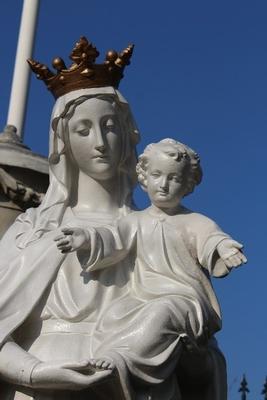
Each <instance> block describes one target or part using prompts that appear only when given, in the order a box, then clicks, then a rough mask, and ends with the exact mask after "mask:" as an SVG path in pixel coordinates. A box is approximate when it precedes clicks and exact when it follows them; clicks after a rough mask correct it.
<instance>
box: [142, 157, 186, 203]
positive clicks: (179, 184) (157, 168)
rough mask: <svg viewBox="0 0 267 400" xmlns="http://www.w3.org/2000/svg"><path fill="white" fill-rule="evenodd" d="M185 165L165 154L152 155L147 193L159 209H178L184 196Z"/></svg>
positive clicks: (148, 172)
mask: <svg viewBox="0 0 267 400" xmlns="http://www.w3.org/2000/svg"><path fill="white" fill-rule="evenodd" d="M184 168H185V167H184V165H183V164H181V163H179V162H177V161H175V160H173V159H172V158H171V157H169V156H168V155H166V154H164V153H156V154H152V155H151V158H150V160H149V163H148V168H147V193H148V195H149V198H150V200H151V202H152V203H153V204H154V205H155V206H157V207H159V208H166V209H167V208H173V207H176V206H177V205H178V204H179V203H180V200H181V199H182V197H183V196H184V194H185V193H184V191H185V184H184Z"/></svg>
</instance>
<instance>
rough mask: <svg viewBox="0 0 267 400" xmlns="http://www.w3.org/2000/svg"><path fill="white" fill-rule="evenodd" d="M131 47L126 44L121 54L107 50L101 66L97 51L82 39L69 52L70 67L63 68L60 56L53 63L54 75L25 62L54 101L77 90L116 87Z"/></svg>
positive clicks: (43, 66) (31, 61)
mask: <svg viewBox="0 0 267 400" xmlns="http://www.w3.org/2000/svg"><path fill="white" fill-rule="evenodd" d="M133 48H134V45H129V46H128V47H127V48H126V49H125V50H123V51H122V52H121V53H120V54H118V53H117V52H116V51H115V50H110V51H108V52H107V54H106V59H105V61H104V64H95V59H96V58H97V57H98V56H99V52H98V51H97V49H96V47H94V46H93V44H92V43H90V42H88V40H87V39H86V37H84V36H83V37H81V38H80V40H79V41H78V42H77V43H76V45H75V47H74V49H73V50H72V53H71V55H70V59H71V60H72V61H73V64H72V65H71V66H70V68H67V67H66V65H65V63H64V61H63V60H62V58H60V57H56V58H55V59H54V60H53V63H52V65H53V67H54V68H55V69H56V71H57V73H53V72H52V71H50V69H49V68H48V67H47V66H46V65H44V64H40V63H39V62H38V61H35V60H32V59H28V60H27V61H28V63H29V65H30V67H31V69H32V71H33V72H34V73H35V74H36V76H37V78H38V79H41V80H43V81H44V83H45V84H46V85H47V88H48V89H49V90H50V91H51V92H52V94H53V96H54V97H55V98H56V99H57V98H58V97H60V96H63V95H64V94H66V93H69V92H72V91H73V90H78V89H86V88H95V87H103V86H113V87H115V88H118V86H119V83H120V80H121V79H122V78H123V70H124V67H125V66H126V65H129V64H130V58H131V56H132V54H133Z"/></svg>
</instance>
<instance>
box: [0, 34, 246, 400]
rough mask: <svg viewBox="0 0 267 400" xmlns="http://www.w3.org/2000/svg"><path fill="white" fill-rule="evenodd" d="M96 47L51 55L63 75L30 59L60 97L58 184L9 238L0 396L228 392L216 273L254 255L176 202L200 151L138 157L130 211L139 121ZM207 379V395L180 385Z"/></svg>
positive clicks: (179, 149)
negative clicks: (218, 336)
mask: <svg viewBox="0 0 267 400" xmlns="http://www.w3.org/2000/svg"><path fill="white" fill-rule="evenodd" d="M129 49H130V47H129V48H128V50H127V49H126V50H127V51H128V53H129ZM127 51H126V53H125V52H124V53H121V54H120V55H119V56H118V55H117V53H116V54H115V52H109V53H108V55H107V62H106V64H105V65H106V66H105V68H106V72H105V74H113V72H114V71H115V72H114V74H115V75H114V76H115V78H118V76H119V78H120V77H121V75H118V68H121V67H120V66H121V65H122V64H123V62H124V65H125V64H126V63H127V57H126V56H125V54H126V55H127V54H128V53H127ZM94 52H96V49H95V48H94V47H92V45H90V46H89V45H88V42H87V41H86V40H85V39H84V38H82V39H81V41H80V42H79V43H78V44H77V45H76V47H75V49H74V51H73V60H75V62H76V63H77V64H75V65H74V66H72V67H71V69H70V70H69V71H67V72H66V70H65V66H64V65H63V64H62V62H61V61H60V60H59V59H56V60H57V62H56V63H54V65H56V66H57V69H58V70H59V71H63V72H62V73H61V72H59V74H57V75H56V76H55V77H51V73H50V72H49V71H48V70H47V69H46V70H45V69H44V68H43V67H42V66H40V64H34V67H35V68H36V69H38V71H39V73H40V74H41V73H44V78H43V79H44V80H45V82H46V83H47V84H48V86H49V87H50V88H51V87H52V89H51V90H52V91H53V93H54V94H55V95H56V97H58V99H57V101H56V104H55V107H54V110H53V114H52V118H51V130H50V155H49V166H50V185H49V188H48V191H47V193H46V196H45V198H44V200H43V202H42V203H41V205H40V206H39V207H38V208H37V209H29V210H27V212H26V213H25V214H22V215H21V216H20V217H19V218H18V219H17V220H16V222H15V223H14V224H13V225H12V226H11V227H10V229H9V230H8V231H7V233H6V235H5V236H4V238H3V239H2V241H1V243H0V251H1V261H0V378H1V380H0V394H1V400H33V399H35V400H58V399H59V400H85V399H94V400H102V399H106V400H120V399H121V400H144V399H151V400H174V399H176V400H177V399H182V400H191V399H192V398H194V399H195V398H196V396H199V398H201V399H203V400H226V381H225V363H224V358H223V356H222V354H221V353H220V351H219V349H218V348H217V346H216V341H215V339H214V338H213V334H214V333H215V332H216V331H217V330H218V329H220V311H219V307H218V304H217V301H216V297H215V295H214V293H213V290H212V287H211V284H210V281H209V278H208V275H209V274H210V275H215V276H223V275H225V274H227V273H228V272H229V270H230V269H231V268H232V267H236V266H238V265H240V264H241V263H243V262H245V261H246V259H245V257H244V256H243V254H242V252H241V251H240V248H241V247H242V246H241V245H240V244H239V243H237V242H235V241H233V240H232V239H231V238H230V237H229V236H228V235H226V234H225V233H223V232H222V231H221V230H220V229H219V228H218V227H217V226H216V225H215V224H214V223H213V222H212V221H211V220H209V219H208V218H206V217H204V216H202V215H199V214H196V213H193V212H191V211H189V210H186V209H185V208H183V207H182V206H181V205H180V200H181V198H182V197H183V196H184V195H186V194H187V193H189V192H191V191H192V190H193V189H194V186H195V185H196V184H198V183H199V182H200V180H201V169H200V166H199V159H198V158H197V157H196V155H195V153H194V152H193V151H192V150H190V149H189V148H188V147H186V146H184V145H182V144H179V143H177V142H175V141H172V140H169V139H168V140H165V141H162V142H161V143H160V144H154V145H151V146H149V147H148V149H147V150H146V151H145V153H144V155H142V156H141V157H140V161H139V164H138V175H139V180H140V182H141V184H142V186H143V187H144V188H145V189H146V190H147V191H148V194H149V196H150V198H151V201H152V203H153V205H152V206H151V207H150V208H148V209H147V210H144V211H141V212H135V211H134V209H135V207H134V205H133V202H132V191H133V187H134V186H135V184H136V178H137V176H136V171H135V168H136V152H135V145H136V144H137V142H138V140H139V134H138V130H137V128H136V125H135V122H134V120H133V117H132V115H131V112H130V109H129V106H128V104H127V102H126V101H125V100H124V99H123V97H122V96H121V95H120V93H119V92H118V91H117V90H116V89H114V88H113V87H111V86H107V85H103V87H100V85H99V81H98V80H97V79H98V75H97V74H98V72H97V71H98V70H97V69H96V72H95V74H96V81H93V83H92V82H91V76H92V75H91V72H90V70H89V68H88V70H87V69H84V63H88V65H89V64H90V63H92V62H94V60H93V61H92V59H91V58H90V57H92V54H93V53H94ZM77 54H78V56H79V55H80V56H79V57H80V59H79V60H82V61H80V63H78V61H77V58H78V56H77ZM84 54H87V58H86V57H85V56H84ZM94 54H95V53H94ZM81 55H82V56H81ZM115 56H116V57H117V58H116V57H115ZM125 57H126V58H125ZM88 60H89V61H88ZM115 62H116V66H114V65H115ZM62 65H63V66H62ZM92 65H93V66H94V64H92ZM92 65H91V64H90V65H89V66H90V68H93V66H92ZM96 68H98V67H97V66H96ZM116 68H117V69H116ZM44 71H45V72H44ZM81 71H82V73H83V74H82V75H81ZM99 71H100V72H101V74H103V69H102V66H101V68H100V67H99ZM110 71H111V72H110ZM76 72H77V76H76V78H77V77H78V84H77V86H78V88H77V90H74V87H73V82H75V79H74V78H73V76H72V75H71V74H76ZM100 72H99V73H100ZM119 72H120V71H119ZM61 74H62V75H61ZM68 76H72V78H71V79H70V81H68V79H69V78H68ZM81 76H82V77H81ZM112 76H113V75H112ZM59 77H63V78H64V79H65V81H64V79H63V81H64V82H65V83H64V84H62V79H59ZM87 77H89V78H88V79H89V83H88V82H87V81H86V79H87ZM101 77H102V75H101ZM102 78H103V77H102ZM102 78H101V79H102ZM115 78H114V79H115ZM119 78H118V79H119ZM101 79H100V81H101ZM108 79H110V77H109V78H108ZM83 80H85V81H83ZM51 82H52V83H51ZM54 82H56V83H55V85H54ZM85 82H86V83H85ZM96 82H97V84H96ZM113 82H114V80H113ZM84 84H85V87H87V88H81V87H83V85H84ZM53 85H54V86H53ZM86 85H87V86H86ZM94 85H95V86H96V87H94ZM205 271H206V272H205ZM202 378H203V379H204V380H205V385H206V386H205V388H204V389H203V393H202V394H201V393H200V391H199V390H200V389H199V385H198V386H197V388H196V389H194V388H193V391H192V390H191V391H190V390H189V391H188V388H185V387H184V383H185V382H187V383H188V382H189V383H190V384H191V383H192V384H193V383H194V382H198V380H199V379H201V380H202ZM192 393H193V394H192ZM204 393H205V394H204ZM192 396H193V397H192Z"/></svg>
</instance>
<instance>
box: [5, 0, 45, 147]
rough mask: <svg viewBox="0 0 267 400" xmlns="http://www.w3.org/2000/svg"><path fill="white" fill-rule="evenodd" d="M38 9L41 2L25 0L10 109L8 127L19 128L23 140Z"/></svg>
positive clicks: (18, 132) (19, 134) (18, 131)
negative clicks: (28, 60)
mask: <svg viewBox="0 0 267 400" xmlns="http://www.w3.org/2000/svg"><path fill="white" fill-rule="evenodd" d="M38 8H39V0H24V3H23V10H22V16H21V23H20V31H19V39H18V45H17V54H16V61H15V68H14V74H13V81H12V89H11V95H10V102H9V109H8V117H7V125H13V126H15V127H16V128H17V134H18V136H19V137H20V138H21V140H23V127H24V120H25V110H26V104H27V97H28V88H29V77H30V68H29V66H28V64H27V62H26V60H27V58H31V57H32V51H33V45H34V38H35V28H36V22H37V15H38Z"/></svg>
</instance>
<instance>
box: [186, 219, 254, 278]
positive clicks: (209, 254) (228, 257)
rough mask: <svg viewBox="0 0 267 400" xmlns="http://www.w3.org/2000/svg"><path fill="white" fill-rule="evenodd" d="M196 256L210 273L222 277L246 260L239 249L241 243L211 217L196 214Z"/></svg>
mask: <svg viewBox="0 0 267 400" xmlns="http://www.w3.org/2000/svg"><path fill="white" fill-rule="evenodd" d="M194 234H195V238H196V239H195V240H196V242H195V243H196V250H197V258H198V260H199V263H200V264H201V265H202V266H203V267H204V268H206V269H208V271H209V273H210V275H213V276H215V277H223V276H225V275H227V274H229V272H230V271H231V269H232V268H236V267H238V266H240V265H241V264H244V263H246V262H247V259H246V257H245V256H244V255H243V253H242V252H241V251H240V250H241V248H242V247H243V246H242V244H240V243H238V242H236V241H235V240H233V239H232V238H231V237H230V236H229V235H228V234H226V233H225V232H223V231H222V230H221V229H220V228H219V227H218V225H216V223H215V222H214V221H212V220H211V219H209V218H207V217H205V216H203V215H200V214H196V220H195V224H194Z"/></svg>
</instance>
